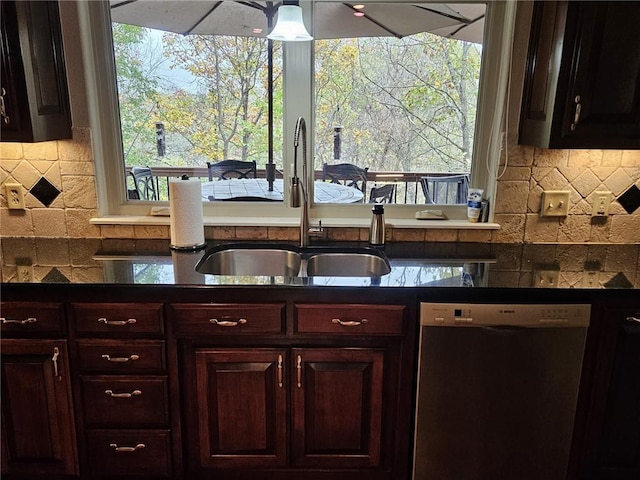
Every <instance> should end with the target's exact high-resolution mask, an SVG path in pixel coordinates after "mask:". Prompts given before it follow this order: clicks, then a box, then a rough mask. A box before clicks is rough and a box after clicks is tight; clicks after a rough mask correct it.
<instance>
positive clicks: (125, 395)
mask: <svg viewBox="0 0 640 480" xmlns="http://www.w3.org/2000/svg"><path fill="white" fill-rule="evenodd" d="M104 393H105V394H106V395H109V396H110V397H112V398H131V397H135V396H138V395H142V391H140V390H134V391H133V392H131V393H113V390H105V391H104Z"/></svg>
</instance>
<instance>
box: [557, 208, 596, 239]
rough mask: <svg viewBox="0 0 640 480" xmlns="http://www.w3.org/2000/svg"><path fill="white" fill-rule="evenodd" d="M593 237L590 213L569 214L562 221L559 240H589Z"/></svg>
mask: <svg viewBox="0 0 640 480" xmlns="http://www.w3.org/2000/svg"><path fill="white" fill-rule="evenodd" d="M590 237H591V216H590V215H569V216H568V217H567V218H566V219H565V220H564V221H563V222H561V223H560V228H559V229H558V241H559V242H577V243H581V242H588V241H589V238H590Z"/></svg>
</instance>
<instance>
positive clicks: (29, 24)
mask: <svg viewBox="0 0 640 480" xmlns="http://www.w3.org/2000/svg"><path fill="white" fill-rule="evenodd" d="M1 6H2V15H1V23H2V49H1V52H2V90H3V91H4V92H3V100H4V105H5V112H4V113H5V115H4V116H3V118H2V119H1V121H0V125H2V141H5V142H7V141H13V142H40V141H44V140H58V139H63V138H71V115H70V108H69V93H68V89H67V78H66V70H65V64H64V51H63V48H62V33H61V28H60V14H59V11H58V2H55V1H31V2H24V1H22V2H15V1H8V0H3V1H2V3H1Z"/></svg>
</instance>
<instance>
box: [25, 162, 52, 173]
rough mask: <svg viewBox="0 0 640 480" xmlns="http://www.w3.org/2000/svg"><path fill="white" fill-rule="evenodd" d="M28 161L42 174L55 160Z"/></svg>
mask: <svg viewBox="0 0 640 480" xmlns="http://www.w3.org/2000/svg"><path fill="white" fill-rule="evenodd" d="M29 163H30V164H31V166H32V167H33V168H35V169H36V170H37V172H38V173H39V174H40V175H44V174H45V173H46V172H47V170H49V168H51V165H55V164H56V161H55V160H29Z"/></svg>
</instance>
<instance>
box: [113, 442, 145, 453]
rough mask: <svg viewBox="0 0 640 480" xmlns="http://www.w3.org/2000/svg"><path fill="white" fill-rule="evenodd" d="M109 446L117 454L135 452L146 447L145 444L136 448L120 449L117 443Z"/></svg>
mask: <svg viewBox="0 0 640 480" xmlns="http://www.w3.org/2000/svg"><path fill="white" fill-rule="evenodd" d="M109 446H110V447H111V448H113V449H114V450H115V451H116V452H135V451H136V450H141V449H143V448H144V447H145V445H144V443H139V444H137V445H136V446H135V447H119V446H118V444H117V443H110V444H109Z"/></svg>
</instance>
